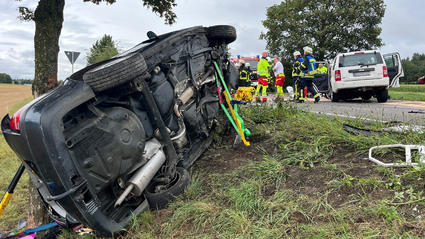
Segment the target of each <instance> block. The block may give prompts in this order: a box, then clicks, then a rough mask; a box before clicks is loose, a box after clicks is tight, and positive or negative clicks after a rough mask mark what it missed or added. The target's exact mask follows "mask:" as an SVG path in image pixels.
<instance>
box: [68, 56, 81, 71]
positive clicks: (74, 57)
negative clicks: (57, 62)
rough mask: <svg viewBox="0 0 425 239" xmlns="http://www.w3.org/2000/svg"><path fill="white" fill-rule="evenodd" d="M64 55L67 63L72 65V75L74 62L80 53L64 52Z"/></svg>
mask: <svg viewBox="0 0 425 239" xmlns="http://www.w3.org/2000/svg"><path fill="white" fill-rule="evenodd" d="M65 55H66V56H67V57H68V60H69V62H71V65H72V74H73V73H74V62H75V61H76V60H77V58H78V56H79V55H80V52H78V51H65Z"/></svg>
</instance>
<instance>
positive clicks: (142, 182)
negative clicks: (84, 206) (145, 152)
mask: <svg viewBox="0 0 425 239" xmlns="http://www.w3.org/2000/svg"><path fill="white" fill-rule="evenodd" d="M164 162H165V154H164V152H163V151H162V150H159V151H158V152H157V153H156V154H155V155H154V156H153V157H152V158H151V159H150V160H149V161H148V162H147V163H146V164H145V165H144V166H143V167H142V168H140V169H139V170H137V171H136V173H135V174H134V175H133V177H131V179H130V180H129V181H128V183H127V188H126V189H125V191H124V192H123V193H122V194H121V195H120V197H119V198H118V199H117V201H116V202H115V205H114V206H115V207H118V206H120V205H121V204H122V202H124V200H125V198H126V197H127V196H128V194H130V192H133V194H135V195H136V196H140V195H142V192H143V191H144V190H145V188H146V187H147V186H148V184H149V182H150V181H151V180H152V178H153V177H154V176H155V174H156V173H157V172H158V170H159V169H160V168H161V166H162V165H163V164H164Z"/></svg>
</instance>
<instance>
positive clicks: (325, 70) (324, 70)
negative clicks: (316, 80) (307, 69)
mask: <svg viewBox="0 0 425 239" xmlns="http://www.w3.org/2000/svg"><path fill="white" fill-rule="evenodd" d="M317 73H318V74H326V73H328V68H327V67H326V66H325V65H323V64H322V63H320V64H319V67H317Z"/></svg>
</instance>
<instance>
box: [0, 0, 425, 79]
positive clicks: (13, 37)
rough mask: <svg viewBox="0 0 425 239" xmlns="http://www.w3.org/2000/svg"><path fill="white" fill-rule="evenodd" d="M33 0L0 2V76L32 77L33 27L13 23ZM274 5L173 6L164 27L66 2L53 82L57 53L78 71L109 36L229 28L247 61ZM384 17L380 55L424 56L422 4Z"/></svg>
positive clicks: (137, 9)
mask: <svg viewBox="0 0 425 239" xmlns="http://www.w3.org/2000/svg"><path fill="white" fill-rule="evenodd" d="M37 2H38V1H37V0H22V1H21V2H15V1H13V0H0V72H5V73H8V74H10V75H11V76H12V77H13V78H26V79H32V78H33V74H34V60H33V57H34V56H33V55H34V50H33V36H34V23H33V22H21V21H19V20H18V19H17V16H18V13H17V8H18V6H20V5H24V6H29V7H32V8H35V7H36V4H37ZM279 2H280V1H278V0H263V1H261V0H244V1H235V0H213V1H212V0H177V4H178V6H177V7H176V8H175V9H174V10H175V13H176V14H177V16H178V18H177V23H176V24H174V25H172V26H168V25H165V24H164V20H163V19H161V18H159V17H158V16H157V15H155V14H153V13H152V12H151V11H150V10H148V9H146V8H144V7H143V6H142V1H141V0H118V1H117V3H115V4H113V5H106V4H100V5H99V6H96V5H93V4H91V3H84V2H83V1H82V0H67V2H66V5H65V16H64V18H65V20H64V25H63V28H62V35H61V37H60V48H61V51H60V53H59V72H58V79H59V80H63V79H65V78H66V77H67V76H68V75H70V73H71V65H70V63H69V61H68V59H67V58H66V56H65V54H64V52H63V51H65V50H68V51H79V52H81V55H80V57H79V58H78V59H77V61H76V63H75V65H74V67H75V70H78V69H81V68H83V67H84V66H85V65H86V64H87V63H86V59H85V56H86V52H87V51H88V49H89V48H90V46H91V45H92V44H93V43H94V42H95V41H96V40H97V39H99V38H101V37H102V36H103V35H104V34H109V35H112V37H113V39H115V40H116V41H117V42H118V43H119V47H120V49H121V50H125V49H128V48H130V47H131V46H133V45H135V44H137V43H138V42H141V41H142V40H144V39H146V32H147V31H149V30H153V31H154V32H156V33H165V32H168V31H172V30H176V29H181V28H185V27H190V26H194V25H203V26H210V25H217V24H229V25H233V26H235V27H236V29H237V33H238V39H237V41H236V42H234V43H232V45H231V46H230V47H231V52H232V54H233V55H238V54H240V55H244V56H253V55H257V54H259V53H260V52H261V51H262V50H263V49H264V48H265V42H264V41H262V40H259V39H258V38H259V35H260V33H261V31H264V28H263V27H262V24H261V21H262V20H264V19H265V13H266V8H267V7H269V6H271V5H274V4H277V3H279ZM385 2H386V4H387V11H386V15H385V17H384V20H383V23H382V28H383V32H382V35H381V37H382V38H383V40H384V42H385V46H384V47H383V48H382V49H381V50H382V51H384V52H394V51H398V52H400V54H401V55H402V57H408V56H411V55H412V54H413V53H414V52H421V53H425V40H424V39H425V31H424V30H423V29H424V27H423V22H424V21H425V16H424V9H425V1H424V0H409V1H402V0H385Z"/></svg>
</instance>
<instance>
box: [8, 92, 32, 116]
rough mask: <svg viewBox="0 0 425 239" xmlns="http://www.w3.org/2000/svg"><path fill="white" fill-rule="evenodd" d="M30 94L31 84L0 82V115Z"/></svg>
mask: <svg viewBox="0 0 425 239" xmlns="http://www.w3.org/2000/svg"><path fill="white" fill-rule="evenodd" d="M31 96H32V93H31V86H24V85H12V84H0V102H1V103H0V117H3V116H4V115H5V114H7V113H8V112H9V111H10V109H11V108H12V107H13V106H14V105H15V104H17V103H19V102H22V101H23V100H24V99H28V98H30V97H31Z"/></svg>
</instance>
